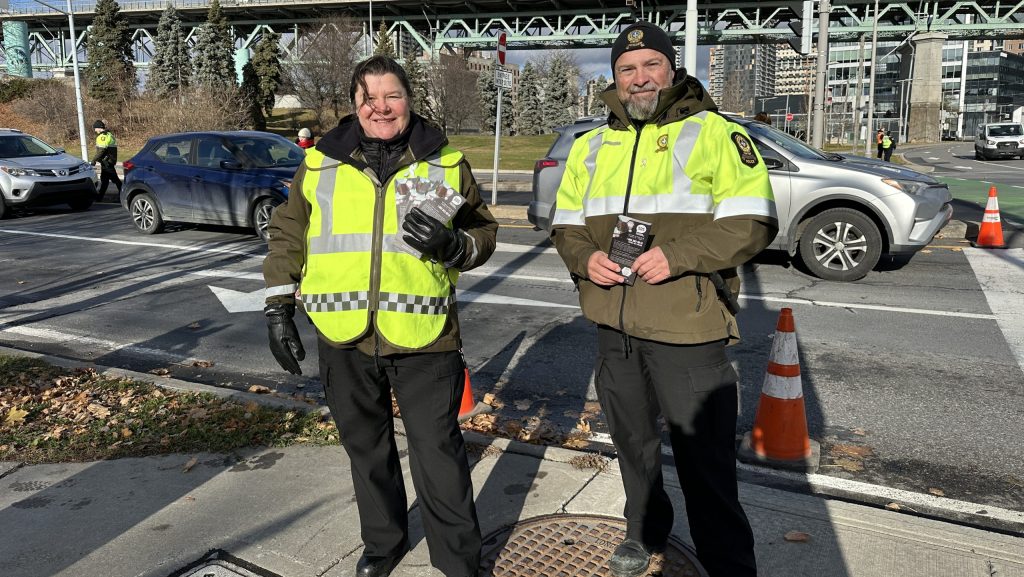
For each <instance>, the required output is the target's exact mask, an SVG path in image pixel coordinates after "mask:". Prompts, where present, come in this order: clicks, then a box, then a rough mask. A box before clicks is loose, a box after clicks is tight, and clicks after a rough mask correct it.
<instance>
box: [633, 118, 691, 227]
mask: <svg viewBox="0 0 1024 577" xmlns="http://www.w3.org/2000/svg"><path fill="white" fill-rule="evenodd" d="M694 116H696V117H697V118H699V119H701V120H702V121H703V120H704V119H705V118H707V117H708V113H707V111H703V112H699V113H697V114H696V115H694ZM703 126H704V125H703V124H701V123H700V122H696V121H691V120H685V121H683V127H682V129H680V130H679V136H678V137H676V143H675V146H673V147H672V158H673V159H674V160H675V164H674V166H673V167H672V194H675V195H690V194H692V186H691V185H692V183H693V181H692V180H690V177H689V176H687V174H686V165H687V163H689V162H690V156H691V155H692V154H693V149H694V147H695V146H696V144H697V137H698V136H700V131H701V128H703ZM630 208H633V207H632V206H630ZM673 212H674V211H673ZM679 212H690V211H679Z"/></svg>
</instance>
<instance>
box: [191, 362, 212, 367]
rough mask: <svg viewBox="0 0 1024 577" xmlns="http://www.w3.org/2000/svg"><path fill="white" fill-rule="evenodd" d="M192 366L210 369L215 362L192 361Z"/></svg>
mask: <svg viewBox="0 0 1024 577" xmlns="http://www.w3.org/2000/svg"><path fill="white" fill-rule="evenodd" d="M192 366H193V367H202V368H204V369H208V368H210V367H212V366H213V363H212V362H211V361H192Z"/></svg>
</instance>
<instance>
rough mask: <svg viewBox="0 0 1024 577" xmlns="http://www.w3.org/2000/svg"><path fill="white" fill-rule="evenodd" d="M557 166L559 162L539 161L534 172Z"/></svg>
mask: <svg viewBox="0 0 1024 577" xmlns="http://www.w3.org/2000/svg"><path fill="white" fill-rule="evenodd" d="M555 166H558V161H557V160H551V159H550V158H542V159H540V160H538V161H537V163H536V164H534V165H533V171H534V172H539V171H541V170H543V169H545V168H552V167H555Z"/></svg>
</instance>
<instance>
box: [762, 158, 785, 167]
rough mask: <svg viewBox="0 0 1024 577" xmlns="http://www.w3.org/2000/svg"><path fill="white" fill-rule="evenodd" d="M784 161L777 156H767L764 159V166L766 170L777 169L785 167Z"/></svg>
mask: <svg viewBox="0 0 1024 577" xmlns="http://www.w3.org/2000/svg"><path fill="white" fill-rule="evenodd" d="M785 166H786V163H785V162H782V161H781V160H779V159H778V158H772V157H770V156H769V157H768V158H765V159H764V167H765V168H767V169H768V170H777V169H779V168H785Z"/></svg>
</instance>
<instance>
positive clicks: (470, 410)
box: [459, 367, 494, 423]
mask: <svg viewBox="0 0 1024 577" xmlns="http://www.w3.org/2000/svg"><path fill="white" fill-rule="evenodd" d="M463 374H464V383H465V384H464V385H463V387H462V403H461V404H460V405H459V422H460V423H464V422H466V421H468V420H470V419H472V418H473V417H475V416H477V415H485V414H487V413H490V412H491V411H493V410H494V407H492V406H490V405H488V404H487V403H484V402H479V403H473V387H472V386H470V384H469V368H468V367H467V368H466V369H464V373H463Z"/></svg>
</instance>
